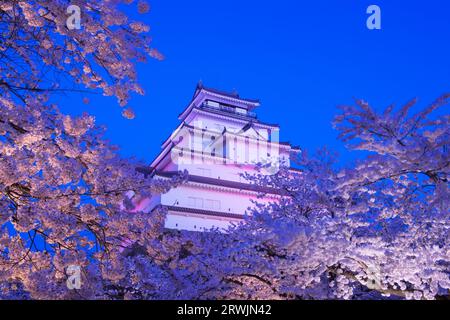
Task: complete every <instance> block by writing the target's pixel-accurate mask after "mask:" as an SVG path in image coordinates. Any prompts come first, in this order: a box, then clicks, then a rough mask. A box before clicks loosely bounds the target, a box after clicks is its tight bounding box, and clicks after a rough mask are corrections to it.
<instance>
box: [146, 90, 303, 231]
mask: <svg viewBox="0 0 450 320" xmlns="http://www.w3.org/2000/svg"><path fill="white" fill-rule="evenodd" d="M259 105H260V103H259V101H257V100H250V99H243V98H241V97H239V95H238V94H237V93H227V92H221V91H218V90H215V89H210V88H206V87H204V86H203V85H202V84H199V85H198V86H197V88H196V90H195V93H194V96H193V98H192V101H191V102H190V103H189V105H188V106H187V108H186V109H185V110H184V111H183V112H182V113H181V114H180V115H179V120H180V125H179V126H178V128H176V129H175V131H173V133H172V134H171V135H170V137H169V138H168V139H167V140H166V141H165V142H164V143H163V144H162V151H161V153H160V154H159V155H158V156H157V157H156V159H155V160H154V161H153V162H152V164H151V172H152V174H153V175H154V177H155V178H160V179H164V178H169V177H171V176H172V175H174V174H177V173H178V171H183V170H187V171H188V172H189V178H188V182H187V183H185V184H182V185H180V186H178V187H177V188H173V189H171V190H170V191H169V192H167V193H166V194H162V195H159V196H157V197H154V198H153V199H152V200H151V204H150V207H151V208H155V207H156V206H164V207H166V208H167V209H168V215H167V218H166V227H167V228H172V229H183V230H191V231H203V230H205V229H210V228H211V227H218V228H219V229H222V228H226V227H227V226H229V224H230V223H233V222H239V221H241V220H242V219H243V217H244V215H245V214H246V212H247V211H248V208H249V207H252V206H253V205H254V204H253V203H252V200H256V201H258V202H270V201H276V200H277V197H278V196H277V194H276V193H274V192H273V190H263V189H261V187H259V188H258V187H256V186H255V185H252V184H250V183H249V182H248V181H247V180H246V179H245V178H244V177H242V174H243V173H249V174H252V173H256V172H257V171H256V165H257V164H258V163H264V164H269V165H268V166H266V167H267V169H266V170H265V172H263V173H264V174H273V173H275V172H276V171H277V170H278V168H279V165H280V164H283V165H285V166H289V165H290V162H289V158H290V154H291V153H292V152H300V150H299V149H298V148H294V147H292V146H291V145H290V144H289V143H280V142H279V139H278V137H279V127H278V125H275V124H268V123H264V122H261V121H259V120H258V118H257V116H256V114H255V113H254V110H255V109H256V108H257V107H259ZM261 192H263V193H264V194H265V196H264V197H262V198H259V197H258V194H261Z"/></svg>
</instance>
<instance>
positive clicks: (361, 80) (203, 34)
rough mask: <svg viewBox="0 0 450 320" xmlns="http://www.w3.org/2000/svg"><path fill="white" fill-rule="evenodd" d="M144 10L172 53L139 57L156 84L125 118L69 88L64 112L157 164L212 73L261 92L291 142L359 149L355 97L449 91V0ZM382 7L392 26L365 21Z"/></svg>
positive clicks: (104, 101)
mask: <svg viewBox="0 0 450 320" xmlns="http://www.w3.org/2000/svg"><path fill="white" fill-rule="evenodd" d="M150 3H151V6H152V10H151V12H150V13H149V14H148V15H146V16H141V17H140V18H141V19H143V20H144V21H145V22H147V23H148V24H150V26H151V28H152V30H151V34H152V36H153V38H154V46H155V47H156V48H158V49H159V50H160V51H161V52H162V53H163V54H164V55H165V56H166V59H165V60H164V61H162V62H160V61H156V60H155V61H150V62H148V63H147V64H142V65H139V66H138V72H139V79H140V82H141V84H142V86H143V87H144V89H145V90H146V95H145V96H144V97H134V98H133V99H132V101H131V102H130V106H131V107H132V108H133V109H134V110H135V112H136V114H137V117H136V119H134V120H132V121H130V120H127V119H124V118H123V117H122V116H121V110H120V108H119V107H118V106H117V107H116V108H114V107H112V105H114V104H116V102H115V99H114V98H110V97H102V96H94V97H90V99H91V103H90V104H89V105H84V104H83V103H82V102H81V100H82V97H81V96H78V95H75V94H74V95H69V96H61V97H59V99H58V100H59V101H58V103H59V105H60V106H61V107H62V109H63V111H64V112H68V113H72V114H78V113H80V112H81V111H88V112H89V113H91V114H94V115H95V116H96V117H97V123H98V124H101V125H105V126H106V127H107V128H108V131H107V138H109V139H110V140H111V141H112V142H113V143H114V144H117V145H119V146H120V148H121V153H122V154H123V155H125V156H136V157H137V158H138V159H142V160H144V161H145V162H147V163H149V162H150V161H151V160H152V159H153V158H154V157H155V156H156V155H157V153H158V152H159V150H160V145H161V143H162V142H163V140H165V139H166V138H167V136H168V135H169V134H170V133H171V131H172V130H173V129H174V128H175V127H176V126H177V125H178V120H177V116H178V114H179V113H180V112H181V111H182V110H183V109H184V108H185V106H186V105H187V104H188V102H189V101H190V98H191V97H192V94H193V91H194V88H195V85H196V84H197V82H198V81H199V80H200V79H201V80H202V81H203V82H204V84H205V85H206V86H209V87H215V88H218V89H223V90H230V91H231V90H233V89H236V90H237V91H238V92H239V93H240V94H241V96H243V97H249V98H258V99H260V100H261V102H262V105H261V107H259V110H256V111H257V112H258V116H259V119H260V120H262V121H264V120H265V121H267V122H270V123H278V124H279V125H280V126H281V140H283V141H291V142H292V143H293V144H295V145H300V146H301V147H302V148H305V149H310V150H314V149H317V148H319V147H321V146H324V145H327V146H329V147H330V148H332V149H335V150H337V151H339V152H340V153H341V155H342V158H343V159H344V160H345V161H348V160H350V159H352V156H351V155H348V153H346V152H345V150H344V148H343V144H342V143H341V142H339V141H337V139H336V137H337V133H336V131H334V130H333V129H332V126H331V121H332V119H333V117H334V115H335V114H336V113H337V112H338V111H337V109H336V106H337V105H341V104H348V103H352V101H353V98H354V97H356V98H362V99H365V100H367V101H369V102H370V103H371V104H372V105H374V106H375V107H376V108H383V107H385V106H386V105H388V104H390V103H392V102H395V103H397V104H401V103H404V102H406V101H407V100H409V99H411V98H413V97H416V96H417V97H419V98H420V99H419V103H420V104H421V105H425V104H427V103H429V102H431V101H432V100H433V99H435V98H436V97H437V96H438V95H440V94H442V93H444V92H448V91H450V2H449V1H445V0H442V1H438V0H429V1H419V0H414V1H404V0H388V1H386V0H372V1H365V0H330V1H294V0H292V1H285V0H278V1H242V0H241V1H237V0H227V1H223V0H215V1H211V0H210V1H206V0H200V1H168V0H152V1H150ZM371 4H376V5H378V6H380V8H381V15H382V29H381V30H368V29H367V28H366V19H367V17H368V15H367V14H366V8H367V7H368V6H369V5H371Z"/></svg>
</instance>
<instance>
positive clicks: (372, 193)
mask: <svg viewBox="0 0 450 320" xmlns="http://www.w3.org/2000/svg"><path fill="white" fill-rule="evenodd" d="M449 97H450V95H444V96H442V97H440V98H439V99H438V100H437V101H435V102H434V103H433V104H431V105H430V106H429V107H427V108H425V109H424V110H423V111H421V112H418V113H416V114H414V115H412V116H408V111H410V109H411V108H412V107H413V106H414V104H415V100H413V101H411V102H410V103H408V104H406V105H405V106H403V107H402V108H400V109H399V110H398V111H395V110H394V108H393V106H390V107H389V108H387V109H386V110H385V111H384V112H383V113H382V114H379V113H377V112H375V111H374V110H373V109H372V108H371V107H370V106H369V105H368V104H367V103H366V102H364V101H357V102H356V106H345V107H343V108H342V109H343V113H342V114H341V115H339V116H338V117H336V121H335V125H336V128H337V129H338V130H339V131H340V137H341V138H342V139H343V140H344V141H346V142H348V143H349V146H350V147H351V148H352V149H355V150H365V151H366V152H368V154H367V156H366V157H365V158H364V159H363V160H361V161H359V162H358V163H357V164H356V165H355V166H354V167H352V168H348V169H340V170H338V169H336V166H335V165H334V163H335V161H336V157H335V156H334V155H333V154H332V153H331V152H329V151H326V150H322V151H321V152H320V153H319V155H318V156H317V157H312V158H311V157H308V156H307V155H306V154H305V153H304V154H302V155H301V156H300V158H299V159H298V164H299V166H300V168H301V173H298V174H296V173H293V172H292V171H290V170H288V169H283V170H280V172H279V173H278V174H276V175H274V176H267V175H257V176H253V177H251V176H250V177H249V178H250V179H251V180H253V181H254V182H255V183H257V184H261V185H265V186H270V187H273V188H276V189H278V190H280V191H281V197H280V201H279V202H277V203H272V204H269V205H264V206H262V205H258V206H257V207H256V209H254V210H253V212H252V215H251V216H250V218H249V219H248V221H246V223H245V224H243V225H242V226H238V227H237V228H236V229H235V230H233V231H232V232H231V233H230V237H231V239H233V240H229V241H233V242H234V244H233V245H232V246H231V247H230V248H228V249H227V254H228V256H229V257H230V259H229V261H231V262H232V263H228V264H226V265H225V268H226V269H224V268H220V265H218V266H217V267H219V269H221V270H222V271H223V277H222V278H221V280H220V283H223V284H224V283H227V284H228V290H230V291H228V293H227V294H230V293H231V296H232V297H239V298H245V299H248V298H251V299H257V298H293V299H295V298H297V299H329V298H333V299H335V298H343V299H358V298H365V299H368V298H383V297H390V296H392V297H396V298H407V299H435V298H440V297H444V296H447V297H448V296H449V289H450V244H449V239H450V236H449V235H450V234H449V232H450V211H449V199H450V197H449V180H448V179H449V178H448V176H449V163H450V157H449V150H448V144H449V141H450V139H449V137H450V126H449V124H450V123H449V120H450V118H449V116H448V112H447V113H445V111H444V110H443V108H444V107H446V108H448V104H449V101H448V100H449ZM212 261H214V259H212ZM219 263H223V262H222V261H221V262H219ZM230 277H231V279H232V281H230ZM227 279H228V280H227ZM230 284H232V285H230ZM223 293H224V292H221V293H217V292H215V293H214V295H217V294H223Z"/></svg>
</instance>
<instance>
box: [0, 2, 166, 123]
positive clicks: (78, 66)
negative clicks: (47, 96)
mask: <svg viewBox="0 0 450 320" xmlns="http://www.w3.org/2000/svg"><path fill="white" fill-rule="evenodd" d="M133 2H135V1H133V0H122V1H121V0H112V1H111V0H102V1H93V0H74V1H68V0H27V1H24V0H4V1H1V3H0V61H1V64H0V75H1V78H0V94H1V95H2V96H4V95H5V94H10V95H12V96H13V97H14V98H16V99H19V100H21V102H24V101H25V99H26V96H27V95H28V94H33V93H47V92H53V93H55V92H67V91H85V90H86V89H88V90H89V91H93V90H94V91H98V90H100V91H101V92H103V94H104V95H107V96H116V97H117V99H118V102H119V104H120V105H121V106H123V107H124V106H126V105H127V103H128V100H129V98H130V94H131V93H137V94H144V90H143V89H142V88H141V87H140V85H139V84H138V82H137V75H136V70H135V62H142V61H146V59H147V57H153V58H157V59H161V58H162V56H161V54H160V53H159V52H158V51H157V50H155V49H154V48H152V47H151V45H150V43H151V38H150V37H149V36H148V31H149V27H148V26H147V25H145V24H144V23H142V22H139V21H133V20H131V19H130V18H129V17H128V15H127V14H126V13H125V12H123V11H122V10H121V9H122V8H123V5H127V6H130V5H132V3H133ZM69 6H72V7H73V6H77V7H78V8H79V10H80V18H81V21H80V28H71V27H70V26H69V25H68V21H69V22H70V19H71V15H70V14H71V11H70V10H68V9H69ZM129 10H131V9H129ZM137 10H138V12H139V13H141V14H144V13H146V12H147V11H148V10H149V6H148V4H147V3H146V2H144V1H142V0H140V1H138V2H137ZM123 114H124V116H125V117H128V118H132V117H133V116H134V114H133V111H132V110H131V109H125V110H124V111H123Z"/></svg>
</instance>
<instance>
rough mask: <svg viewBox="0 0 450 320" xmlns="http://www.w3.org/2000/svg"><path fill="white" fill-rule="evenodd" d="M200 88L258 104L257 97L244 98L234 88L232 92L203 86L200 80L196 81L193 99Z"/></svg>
mask: <svg viewBox="0 0 450 320" xmlns="http://www.w3.org/2000/svg"><path fill="white" fill-rule="evenodd" d="M202 90H203V91H205V92H209V93H214V94H217V95H221V96H224V97H228V98H232V99H238V100H242V101H245V102H248V103H249V104H255V105H258V106H259V104H260V101H259V100H258V99H244V98H241V97H240V96H239V93H238V92H237V91H236V90H234V91H233V92H227V91H222V90H217V89H214V88H208V87H205V86H204V85H203V82H202V81H199V82H198V84H197V87H196V88H195V92H194V96H193V97H192V99H195V97H197V96H198V94H199V93H200V92H201V91H202Z"/></svg>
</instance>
